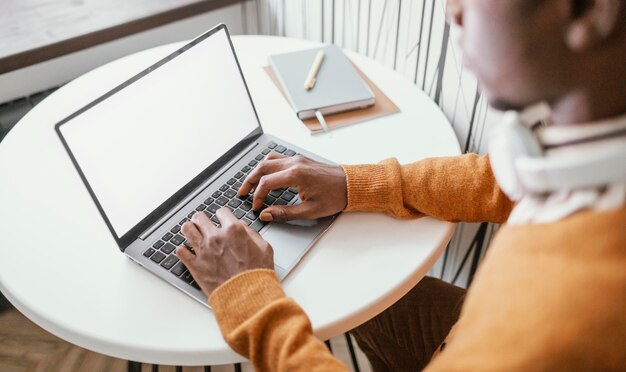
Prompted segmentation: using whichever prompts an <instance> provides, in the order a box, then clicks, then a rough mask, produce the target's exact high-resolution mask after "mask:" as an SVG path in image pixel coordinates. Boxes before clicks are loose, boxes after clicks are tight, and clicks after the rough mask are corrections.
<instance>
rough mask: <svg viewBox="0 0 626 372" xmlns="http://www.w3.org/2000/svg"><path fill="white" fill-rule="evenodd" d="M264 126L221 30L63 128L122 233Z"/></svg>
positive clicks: (99, 196)
mask: <svg viewBox="0 0 626 372" xmlns="http://www.w3.org/2000/svg"><path fill="white" fill-rule="evenodd" d="M257 125H258V122H257V119H256V116H255V113H254V110H253V107H252V104H251V102H250V99H249V97H248V94H247V92H246V88H245V85H244V82H243V79H242V78H241V74H240V72H239V69H238V67H237V63H236V60H235V57H234V55H233V52H232V50H231V48H230V44H229V42H228V38H227V35H226V32H225V30H220V31H218V32H216V33H215V34H213V35H211V36H209V37H208V38H207V39H205V40H203V41H201V42H200V43H199V44H197V45H195V46H193V47H192V48H191V49H189V50H187V51H185V52H184V53H182V54H181V55H179V56H177V57H176V58H174V59H173V60H171V61H169V62H167V63H165V64H164V65H163V66H161V67H159V68H158V69H156V70H155V71H153V72H151V73H149V74H148V75H146V76H144V77H142V78H141V79H139V80H138V81H136V82H134V83H133V84H131V85H130V86H128V87H126V88H124V89H123V90H121V91H120V92H118V93H116V94H114V95H113V96H111V97H109V98H108V99H106V100H104V101H103V102H101V103H99V104H97V105H95V106H94V107H92V108H91V109H89V110H87V111H86V112H84V113H82V114H80V115H78V116H77V117H76V118H73V119H71V120H70V121H68V122H67V123H65V124H63V125H62V126H61V127H60V129H61V132H62V134H63V137H64V138H65V140H66V142H67V144H68V146H69V148H70V149H71V151H72V153H73V154H74V157H75V158H76V160H77V162H78V164H79V166H80V168H81V169H82V171H83V173H84V175H85V177H86V178H87V181H88V183H89V185H90V186H91V188H92V189H93V192H94V193H95V195H96V197H97V199H98V201H99V202H100V204H101V206H102V208H103V209H104V212H105V214H106V215H107V217H108V218H109V221H110V222H111V225H112V226H113V229H114V230H115V232H116V234H117V235H118V237H121V236H123V235H124V234H125V233H127V232H128V231H129V230H130V229H131V228H133V227H134V226H135V225H136V224H137V223H139V221H141V220H142V219H143V218H145V217H146V216H147V215H148V214H150V213H151V212H152V211H154V210H155V209H156V208H157V207H158V206H159V205H160V204H162V203H163V202H164V201H166V200H167V199H168V198H169V197H171V196H172V195H173V194H174V193H175V192H176V191H178V190H180V189H181V188H182V187H183V186H184V185H185V184H187V183H188V182H189V181H191V180H192V179H193V178H194V177H195V176H197V175H198V174H199V173H200V172H201V171H202V170H204V169H205V168H206V167H207V166H209V165H210V164H211V163H213V162H214V161H215V160H217V159H218V158H219V157H220V156H221V155H223V154H224V153H225V152H226V151H228V150H229V149H230V148H231V147H232V146H234V145H235V144H236V143H237V142H239V141H240V140H242V139H243V138H244V137H245V136H246V135H247V134H249V133H250V132H251V131H252V130H254V129H255V128H256V127H257Z"/></svg>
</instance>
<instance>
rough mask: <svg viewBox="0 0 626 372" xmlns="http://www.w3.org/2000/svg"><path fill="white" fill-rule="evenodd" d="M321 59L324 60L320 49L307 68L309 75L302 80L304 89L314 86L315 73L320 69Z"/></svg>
mask: <svg viewBox="0 0 626 372" xmlns="http://www.w3.org/2000/svg"><path fill="white" fill-rule="evenodd" d="M322 61H324V51H323V50H320V51H319V52H318V53H317V56H316V57H315V61H313V65H312V66H311V69H310V70H309V76H307V78H306V80H305V81H304V89H306V90H311V89H313V87H314V86H315V82H316V81H317V73H318V72H319V71H320V66H321V65H322Z"/></svg>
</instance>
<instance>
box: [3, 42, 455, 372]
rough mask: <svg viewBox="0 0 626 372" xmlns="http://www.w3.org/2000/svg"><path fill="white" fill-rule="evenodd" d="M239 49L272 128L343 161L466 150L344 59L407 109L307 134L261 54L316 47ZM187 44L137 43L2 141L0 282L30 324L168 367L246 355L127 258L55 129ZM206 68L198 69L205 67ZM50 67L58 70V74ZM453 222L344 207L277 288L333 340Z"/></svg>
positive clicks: (389, 76)
mask: <svg viewBox="0 0 626 372" xmlns="http://www.w3.org/2000/svg"><path fill="white" fill-rule="evenodd" d="M233 42H234V45H235V49H236V51H237V54H238V57H239V60H240V62H241V65H242V69H243V72H244V75H245V78H246V80H247V82H248V85H249V87H250V91H251V94H252V98H253V100H254V103H255V105H256V108H257V110H258V114H259V117H260V120H261V123H262V125H263V127H264V130H265V131H266V132H268V133H270V134H275V135H278V136H280V137H282V138H284V139H285V140H287V141H289V142H292V143H294V144H295V145H298V146H300V147H303V148H305V149H308V150H310V151H312V152H314V153H317V154H319V155H321V156H323V157H326V158H328V159H331V160H333V161H335V162H338V163H371V162H377V161H380V160H382V159H385V158H387V157H397V158H398V159H399V160H400V161H401V162H404V163H406V162H412V161H416V160H419V159H422V158H425V157H432V156H448V155H456V154H459V153H460V149H459V145H458V143H457V140H456V137H455V135H454V133H453V131H452V129H451V127H450V125H449V123H448V121H447V120H446V118H445V117H444V115H443V114H442V112H441V111H440V110H439V108H438V107H437V106H436V105H435V104H434V103H433V102H432V101H431V99H430V98H429V97H428V96H427V95H426V94H424V93H423V92H422V91H420V90H419V89H418V88H417V87H416V86H415V85H413V84H411V83H410V82H409V81H408V80H406V79H405V78H403V77H402V76H401V75H399V74H398V73H396V72H394V71H392V70H390V69H388V68H386V67H384V66H382V65H380V64H378V63H376V62H374V61H372V60H370V59H368V58H366V57H363V56H360V55H357V54H354V53H350V52H347V54H348V55H349V57H350V58H351V59H352V60H353V61H354V62H355V63H356V64H357V65H358V66H359V67H360V68H361V69H362V70H363V71H364V72H365V73H366V74H367V75H368V76H369V77H370V78H371V80H372V81H373V82H374V83H376V84H377V85H378V86H379V87H380V88H381V89H382V90H383V92H385V93H386V94H387V95H388V96H389V97H390V98H391V99H392V100H393V101H394V102H395V103H396V104H397V105H398V107H399V108H400V110H401V113H398V114H394V115H390V116H386V117H382V118H378V119H375V120H371V121H368V122H364V123H360V124H356V125H352V126H349V127H344V128H340V129H336V130H333V131H332V132H330V133H327V134H322V135H314V136H312V135H310V134H309V131H308V130H307V129H306V128H305V127H304V126H303V125H302V124H301V123H300V122H299V121H298V120H297V118H296V116H295V114H294V112H293V111H292V109H291V108H290V106H289V104H288V103H287V102H286V101H285V99H284V98H283V97H282V96H281V94H280V93H279V91H278V90H277V89H276V87H275V86H274V85H273V84H272V82H271V81H270V79H269V77H268V76H267V75H266V73H265V72H264V71H263V69H262V67H263V66H265V65H266V64H267V57H268V56H269V55H271V54H275V53H284V52H289V51H294V50H298V49H306V48H312V47H317V46H319V43H315V42H309V41H303V40H296V39H287V38H278V37H266V36H237V37H234V38H233ZM181 45H182V44H181V43H175V44H169V45H164V46H161V47H157V48H153V49H149V50H146V51H143V52H139V53H136V54H133V55H130V56H127V57H124V58H121V59H119V60H117V61H114V62H111V63H108V64H106V65H104V66H102V67H99V68H97V69H95V70H93V71H91V72H89V73H87V74H85V75H83V76H81V77H80V78H78V79H76V80H74V81H72V82H70V83H68V84H67V85H65V86H63V87H62V88H60V89H58V90H57V91H56V92H55V93H53V94H52V95H50V96H49V97H48V98H46V99H45V100H44V101H43V102H41V103H40V104H39V105H38V106H37V107H35V108H34V109H33V110H32V111H30V112H29V113H28V114H27V115H26V116H25V117H24V118H23V119H22V120H21V121H20V122H19V123H18V124H17V125H16V127H15V128H13V130H12V131H11V132H10V133H9V134H8V135H7V136H6V138H5V139H4V141H3V142H2V143H1V144H0V206H1V207H0V255H1V257H2V258H1V259H0V291H2V293H3V294H4V295H5V296H6V297H7V298H8V299H9V300H10V301H11V303H13V305H15V307H16V308H17V309H18V310H19V311H21V312H22V313H24V314H25V315H26V316H27V317H28V318H30V319H31V320H32V321H34V322H35V323H37V324H38V325H40V326H41V327H43V328H44V329H46V330H47V331H49V332H51V333H53V334H55V335H57V336H59V337H61V338H63V339H65V340H67V341H69V342H71V343H74V344H76V345H79V346H81V347H84V348H87V349H90V350H93V351H96V352H99V353H103V354H108V355H111V356H114V357H118V358H123V359H128V360H133V361H139V362H146V363H159V364H170V365H211V364H213V365H216V364H224V363H234V362H239V361H242V360H243V358H242V357H241V356H239V355H237V354H236V353H234V352H233V351H231V349H230V348H229V347H228V345H227V344H226V343H225V342H224V340H223V338H222V336H221V334H220V331H219V328H218V325H217V323H216V321H215V318H214V316H213V313H212V312H211V311H210V310H209V309H207V308H206V307H204V306H202V305H201V304H198V303H197V302H196V301H194V300H193V299H191V298H189V297H187V296H186V295H185V294H183V293H182V292H180V291H178V290H176V289H175V288H174V287H172V286H171V285H169V284H167V283H166V282H164V281H162V280H160V279H158V278H157V277H156V276H154V275H152V274H151V273H149V272H148V271H147V270H145V269H143V268H141V267H139V266H138V265H136V264H134V263H133V262H132V261H131V260H129V259H127V258H126V257H125V255H124V254H122V253H121V252H120V251H119V249H118V248H117V245H116V243H115V241H114V240H113V238H112V236H111V235H110V233H109V231H108V229H107V227H106V225H105V223H104V222H103V220H102V218H101V217H100V215H99V213H98V210H97V209H96V207H95V206H94V203H93V202H92V200H91V198H90V197H89V194H88V193H87V191H86V189H85V187H84V185H83V183H82V182H81V180H80V178H79V176H78V174H77V172H76V170H75V169H74V166H73V165H72V163H71V161H70V159H69V157H68V155H67V154H66V152H65V150H64V149H63V146H62V145H61V142H60V141H59V139H58V138H57V136H56V134H55V132H54V130H53V126H54V125H55V124H56V123H57V122H58V121H60V120H61V119H63V118H64V117H65V116H67V115H68V114H69V113H72V112H74V111H75V110H77V109H78V108H80V107H82V106H83V105H85V104H87V103H88V102H90V101H91V100H93V99H95V98H96V97H98V96H100V95H101V94H103V93H105V92H106V91H108V90H109V89H111V88H113V87H114V86H116V85H117V84H119V83H121V82H122V81H124V80H126V79H127V78H128V77H130V76H131V75H133V74H134V73H137V72H139V71H141V70H142V69H144V68H145V67H147V66H149V65H150V64H152V63H153V62H155V61H156V60H158V59H160V58H161V57H164V56H165V55H167V54H168V53H169V52H170V51H172V50H174V49H176V48H178V47H179V46H181ZM199 67H200V66H199ZM51 73H54V72H53V71H51ZM452 231H453V224H451V223H447V222H441V221H436V220H434V219H432V218H422V219H418V220H411V221H403V220H398V219H393V218H390V217H386V216H384V215H381V214H371V213H344V214H342V215H341V216H340V217H339V218H338V220H337V221H336V223H335V225H334V226H333V227H332V229H331V230H330V231H329V232H328V233H327V234H326V235H324V237H323V238H322V239H321V240H320V241H319V242H318V243H317V244H316V245H315V246H314V247H313V248H312V249H311V251H310V252H309V253H308V254H307V255H306V257H305V258H304V259H303V261H302V262H301V263H300V264H299V265H298V266H297V268H296V269H295V270H294V271H293V272H292V273H291V274H290V275H289V276H288V277H287V279H286V280H285V281H284V283H283V286H284V288H285V290H286V292H287V294H288V295H289V296H291V297H293V298H294V299H295V300H296V301H297V302H298V303H299V304H300V305H301V306H302V307H303V308H304V310H305V311H306V313H307V314H308V316H309V317H310V319H311V321H312V323H313V328H314V330H315V334H316V336H317V337H319V338H320V339H328V338H331V337H334V336H336V335H338V334H341V333H343V332H346V331H348V330H350V329H352V328H354V327H355V326H358V325H359V324H361V323H363V322H365V321H366V320H368V319H370V318H372V317H373V316H375V315H376V314H378V313H380V312H381V311H382V310H384V309H385V308H387V307H388V306H390V305H391V304H392V303H394V302H395V301H397V300H398V299H399V298H400V297H402V296H403V295H404V294H405V293H406V292H407V291H408V290H409V289H410V288H412V287H413V286H414V285H415V284H416V283H417V282H418V281H419V280H420V279H421V278H422V277H423V276H424V275H425V274H426V272H427V271H428V270H429V269H430V268H431V267H432V265H433V264H434V262H435V260H436V259H437V258H438V257H439V255H440V254H441V252H442V250H443V249H444V247H445V245H446V243H447V242H448V240H449V238H450V236H451V234H452Z"/></svg>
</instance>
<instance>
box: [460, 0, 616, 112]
mask: <svg viewBox="0 0 626 372" xmlns="http://www.w3.org/2000/svg"><path fill="white" fill-rule="evenodd" d="M448 14H449V16H450V17H451V18H452V20H453V21H454V22H455V23H457V24H458V25H459V26H461V28H462V29H463V32H462V35H463V36H462V39H461V46H462V48H463V51H464V56H465V57H464V61H465V64H466V65H467V67H468V68H469V69H470V70H472V71H473V72H474V73H475V74H476V77H477V78H478V80H479V83H480V85H481V88H482V90H483V92H484V93H485V94H486V96H487V98H488V99H489V101H490V103H491V104H492V105H493V106H494V107H496V108H499V109H520V108H523V107H525V106H528V105H530V104H533V103H536V102H538V101H547V102H548V103H550V104H551V105H552V106H553V108H556V107H555V106H559V105H562V104H566V105H572V104H573V103H572V102H569V100H571V99H572V98H573V95H576V94H587V95H591V94H594V95H598V94H599V95H601V96H606V98H603V99H610V98H608V97H609V96H610V95H613V96H624V92H625V90H624V89H626V81H625V79H626V1H624V0H448ZM616 79H617V82H616V81H615V80H616ZM620 87H621V90H620ZM602 89H605V90H609V89H612V90H613V91H612V92H610V94H609V92H605V93H603V92H602ZM615 89H617V91H614V90H615ZM620 99H621V97H620ZM624 103H625V102H624V101H623V100H622V101H621V103H620V102H614V103H612V106H615V107H613V111H614V110H615V109H616V108H617V107H619V106H620V105H621V108H622V109H624V110H626V107H624V106H623V105H624ZM589 104H591V105H593V103H589ZM568 110H569V111H572V109H568ZM596 110H597V109H596ZM566 111H567V110H566ZM608 111H610V110H608ZM607 113H608V112H607ZM598 114H599V113H598ZM573 116H574V117H576V115H573ZM578 116H579V117H580V116H581V115H578ZM582 116H584V115H582ZM591 116H593V115H591ZM569 119H572V118H569Z"/></svg>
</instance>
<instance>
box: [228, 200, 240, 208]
mask: <svg viewBox="0 0 626 372" xmlns="http://www.w3.org/2000/svg"><path fill="white" fill-rule="evenodd" d="M240 205H241V200H239V199H233V200H231V201H229V202H228V206H229V207H233V208H237V207H238V206H240Z"/></svg>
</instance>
